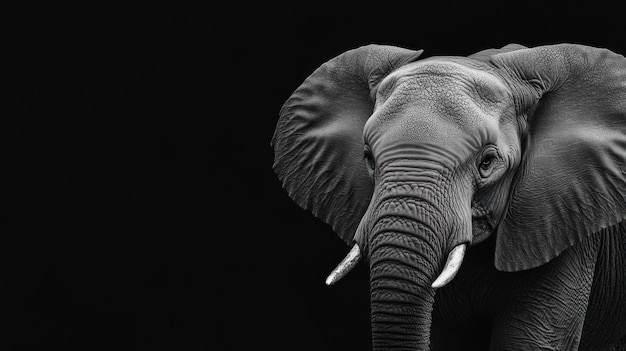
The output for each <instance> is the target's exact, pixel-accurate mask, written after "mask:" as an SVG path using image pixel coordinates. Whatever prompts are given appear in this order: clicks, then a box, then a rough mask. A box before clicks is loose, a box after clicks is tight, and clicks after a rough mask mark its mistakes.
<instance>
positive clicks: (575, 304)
mask: <svg viewBox="0 0 626 351" xmlns="http://www.w3.org/2000/svg"><path fill="white" fill-rule="evenodd" d="M421 56H422V51H421V50H419V51H413V50H409V49H405V48H399V47H394V46H384V45H368V46H363V47H359V48H356V49H353V50H349V51H346V52H344V53H342V54H340V55H338V56H337V57H335V58H333V59H331V60H329V61H328V62H326V63H324V64H323V65H322V66H320V67H319V68H318V69H317V70H316V71H315V72H313V73H312V74H311V75H310V76H309V77H308V78H307V79H306V80H305V81H304V82H303V83H302V85H301V86H300V87H298V88H297V89H296V90H295V92H294V93H293V94H292V95H291V96H290V97H289V99H288V100H287V101H286V102H285V104H284V105H283V108H282V109H281V111H280V117H279V119H278V122H277V125H276V130H275V133H274V137H273V139H272V145H273V148H274V153H275V158H274V170H275V172H276V174H277V175H278V177H279V179H280V180H281V181H282V184H283V187H284V188H285V190H286V192H287V193H288V195H289V196H290V197H291V198H292V199H293V200H294V201H295V202H296V203H297V204H298V205H300V206H301V207H302V208H304V209H306V210H309V211H311V212H312V213H313V214H314V215H315V216H316V217H318V218H320V219H321V220H323V221H324V222H326V223H328V224H329V225H331V226H332V228H333V230H334V231H335V232H336V233H337V234H338V235H339V236H340V237H341V238H342V239H343V240H344V241H345V242H346V243H347V244H348V245H350V246H351V247H352V249H351V250H350V253H349V254H348V256H347V257H346V259H345V260H344V261H342V262H341V263H340V265H339V266H338V268H337V269H336V270H335V271H333V272H332V274H331V276H330V277H329V279H328V281H327V284H329V285H330V284H332V283H334V282H336V281H337V280H338V279H340V278H341V277H342V276H343V275H345V274H346V273H347V272H348V271H349V270H350V269H351V268H352V267H353V266H354V265H355V264H356V263H357V262H359V261H362V262H366V263H365V264H367V265H368V267H369V276H370V303H371V328H372V340H371V342H372V346H373V349H374V350H472V349H477V348H479V347H480V349H485V350H486V349H488V350H594V351H595V350H612V349H615V348H617V347H621V346H619V345H620V340H624V339H623V338H624V336H625V335H626V298H625V297H626V238H625V237H624V235H625V233H626V222H624V219H625V217H626V198H625V195H626V173H625V172H626V169H625V167H626V115H625V114H626V59H625V58H624V57H623V56H621V55H619V54H616V53H613V52H611V51H610V50H607V49H601V48H595V47H589V46H583V45H575V44H558V45H546V46H540V47H534V48H527V47H524V46H522V45H518V44H509V45H507V46H504V47H502V48H500V49H488V50H484V51H481V52H478V53H475V54H473V55H470V56H468V57H460V56H459V57H457V56H433V57H427V58H424V57H421ZM477 326H478V328H477ZM477 330H478V331H477Z"/></svg>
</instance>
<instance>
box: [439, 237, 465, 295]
mask: <svg viewBox="0 0 626 351" xmlns="http://www.w3.org/2000/svg"><path fill="white" fill-rule="evenodd" d="M466 247H467V245H466V244H461V245H458V246H456V247H455V248H454V249H452V251H450V253H449V254H448V260H447V261H446V265H445V266H444V267H443V271H441V274H439V277H437V279H435V282H434V283H433V285H432V287H433V288H435V289H439V288H443V287H444V286H445V285H446V284H448V283H449V282H451V281H452V279H454V276H455V275H456V273H457V272H458V271H459V268H461V263H463V256H465V248H466Z"/></svg>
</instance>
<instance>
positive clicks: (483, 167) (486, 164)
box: [478, 153, 498, 178]
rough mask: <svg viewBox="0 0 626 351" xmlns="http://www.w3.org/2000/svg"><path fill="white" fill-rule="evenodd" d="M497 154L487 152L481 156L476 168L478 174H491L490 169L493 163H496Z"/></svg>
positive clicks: (483, 175)
mask: <svg viewBox="0 0 626 351" xmlns="http://www.w3.org/2000/svg"><path fill="white" fill-rule="evenodd" d="M497 159H498V156H497V155H495V154H492V153H488V154H486V155H485V156H483V159H482V160H481V161H480V164H479V165H478V170H479V171H480V175H481V176H482V177H483V178H486V177H488V176H489V175H490V174H491V170H492V169H493V165H494V164H495V163H496V160H497Z"/></svg>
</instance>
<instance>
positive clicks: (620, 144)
mask: <svg viewBox="0 0 626 351" xmlns="http://www.w3.org/2000/svg"><path fill="white" fill-rule="evenodd" d="M491 61H492V63H494V64H495V65H496V66H498V67H500V68H502V69H504V70H505V71H506V72H509V73H510V74H511V75H512V76H514V81H515V80H516V79H519V81H517V83H513V84H517V87H518V89H517V91H524V90H526V92H527V93H528V94H522V95H523V96H520V97H521V98H520V99H518V101H517V104H518V106H520V108H521V109H522V110H526V112H525V113H526V117H527V128H528V129H527V135H526V138H525V139H526V140H525V145H523V148H522V149H523V151H522V154H523V155H522V160H521V164H520V166H519V168H518V171H517V174H516V179H515V180H514V181H513V187H512V193H511V199H510V202H509V208H508V210H507V212H506V214H505V216H504V218H503V219H502V221H501V222H500V225H499V228H498V232H497V238H496V252H495V265H496V268H498V269H499V270H503V271H519V270H524V269H530V268H534V267H537V266H540V265H542V264H544V263H546V262H548V261H550V260H551V259H553V258H555V257H556V256H558V255H559V254H560V253H561V252H563V251H564V250H566V249H567V248H569V247H571V246H573V245H575V244H576V243H578V242H580V241H582V240H583V239H584V238H585V237H587V236H589V235H593V234H594V233H597V232H599V231H601V230H603V229H606V228H609V227H611V226H615V225H617V224H619V223H620V222H622V221H623V220H624V219H625V218H626V173H625V172H626V59H625V58H624V57H623V56H621V55H617V54H615V53H613V52H611V51H609V50H605V49H598V48H592V47H587V46H581V45H572V44H562V45H553V46H543V47H538V48H533V49H524V50H517V51H513V52H509V53H503V54H498V55H494V56H493V57H492V58H491ZM521 118H525V117H523V116H522V117H521ZM523 123H525V122H524V121H522V124H523ZM523 144H524V143H523Z"/></svg>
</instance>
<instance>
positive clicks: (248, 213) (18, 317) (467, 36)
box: [0, 1, 626, 350]
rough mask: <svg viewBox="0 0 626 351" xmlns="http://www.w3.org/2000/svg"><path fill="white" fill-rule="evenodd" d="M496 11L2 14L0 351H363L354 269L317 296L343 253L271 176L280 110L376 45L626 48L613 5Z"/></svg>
mask: <svg viewBox="0 0 626 351" xmlns="http://www.w3.org/2000/svg"><path fill="white" fill-rule="evenodd" d="M502 4H503V5H499V6H500V7H494V6H490V7H487V6H486V5H485V6H484V7H481V6H478V5H475V4H472V3H470V2H467V3H465V4H464V5H459V4H454V3H448V2H438V3H436V5H435V3H430V4H423V3H422V2H414V4H413V5H412V6H408V7H407V6H404V5H400V4H395V3H394V2H386V3H380V4H368V3H367V2H361V4H359V5H358V7H349V6H344V5H341V6H340V5H339V2H336V1H335V2H326V3H321V2H312V1H303V2H294V3H292V4H285V5H281V6H279V5H268V4H265V3H263V2H257V3H255V4H246V3H238V2H233V1H231V2H228V3H226V4H219V5H218V4H214V3H208V4H204V5H195V6H178V7H176V6H171V7H168V6H161V7H157V5H154V4H152V5H151V6H150V7H149V8H144V7H136V8H124V9H121V10H118V9H115V10H112V9H110V8H97V9H86V8H76V7H71V8H70V7H68V8H58V7H55V8H47V9H46V8H44V9H40V11H39V10H38V11H37V12H34V11H32V9H29V10H28V11H19V12H17V11H16V12H11V11H5V12H4V13H3V16H4V17H5V19H4V20H3V22H2V23H3V24H2V29H3V30H2V33H1V34H0V38H1V40H2V47H1V48H0V51H1V53H0V74H1V76H0V86H1V87H2V90H3V92H2V99H0V102H1V103H0V143H1V144H0V150H1V151H0V167H1V168H0V172H1V174H2V175H3V177H2V178H4V180H3V183H2V186H1V187H0V196H1V198H2V205H3V209H2V211H1V213H0V216H1V220H2V227H3V228H4V229H3V230H2V232H1V242H0V250H1V253H0V299H1V304H0V321H1V322H2V324H3V325H4V327H1V328H0V333H2V334H4V336H2V337H0V349H2V350H155V349H166V350H362V349H367V348H369V347H371V346H370V340H369V337H370V336H369V310H368V308H369V304H368V298H369V296H368V283H367V280H368V277H367V271H366V270H365V268H364V267H363V266H364V265H360V266H359V267H358V268H357V269H356V271H355V272H354V273H353V274H351V275H350V276H348V277H347V278H346V279H345V280H343V281H341V282H340V283H338V284H337V285H335V286H333V287H332V288H328V287H326V286H325V285H324V279H325V277H326V275H327V274H328V273H329V272H330V271H331V270H332V268H334V266H335V265H336V264H337V263H338V262H339V261H340V260H341V258H342V257H343V256H344V255H345V253H346V252H347V250H348V248H347V247H346V246H345V245H344V244H343V242H342V241H341V240H340V239H339V238H338V237H336V236H335V235H334V234H333V233H332V231H331V230H330V229H329V227H328V226H327V225H325V224H324V223H322V222H321V221H319V220H317V219H315V218H314V217H313V216H311V215H309V214H308V213H307V212H305V211H303V210H301V209H300V208H298V207H297V206H296V205H295V204H294V203H292V202H291V200H289V198H288V197H287V195H286V193H285V192H284V191H283V190H282V189H281V187H280V183H279V181H278V180H277V179H276V177H275V176H274V174H273V171H272V169H271V165H272V158H273V156H272V150H271V147H270V140H271V137H272V133H273V131H274V126H275V123H276V120H277V118H278V111H279V110H280V107H281V105H282V103H283V102H284V101H285V100H286V99H287V98H288V97H289V95H290V94H291V92H292V91H293V90H295V89H296V88H297V87H298V85H299V84H300V83H301V82H302V81H303V80H304V79H305V78H306V77H307V76H308V75H309V74H310V73H311V72H312V71H313V70H314V69H316V68H317V67H318V66H319V65H320V64H322V63H323V62H325V61H326V60H328V59H330V58H332V57H334V56H336V55H338V54H340V53H342V52H343V51H346V50H348V49H352V48H355V47H358V46H361V45H365V44H369V43H380V44H391V45H398V46H403V47H407V48H411V49H420V48H422V49H425V55H426V56H433V55H468V54H471V53H473V52H475V51H479V50H482V49H486V48H492V47H501V46H503V45H506V44H508V43H511V42H516V43H520V44H523V45H527V46H535V45H542V44H551V43H559V42H572V43H580V44H587V45H592V46H599V47H607V48H609V49H611V50H613V51H615V52H618V53H622V54H624V53H626V42H625V41H624V39H623V35H624V33H626V31H625V29H626V22H625V21H624V20H623V19H622V18H620V17H621V13H622V12H621V10H619V9H618V8H617V7H616V8H606V7H600V6H594V7H590V6H589V5H588V4H579V3H577V2H569V3H562V5H561V7H559V6H555V7H553V8H546V5H547V4H544V3H538V4H532V3H524V4H523V6H525V7H523V8H520V7H518V6H520V5H515V6H513V5H507V6H505V5H504V4H505V2H502ZM375 6H376V7H375Z"/></svg>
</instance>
